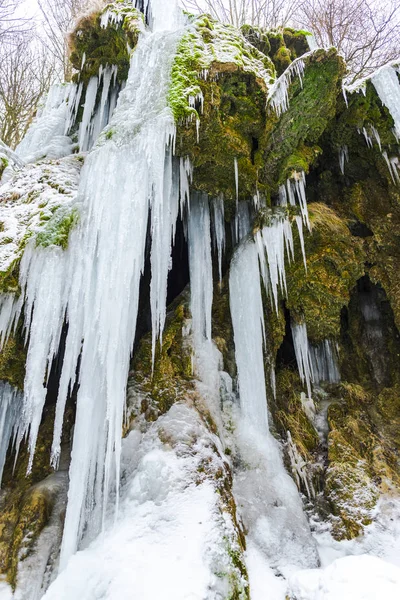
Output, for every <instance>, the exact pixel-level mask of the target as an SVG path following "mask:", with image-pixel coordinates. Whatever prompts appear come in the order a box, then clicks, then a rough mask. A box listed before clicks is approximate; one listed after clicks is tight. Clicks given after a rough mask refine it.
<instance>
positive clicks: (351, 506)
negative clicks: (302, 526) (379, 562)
mask: <svg viewBox="0 0 400 600" xmlns="http://www.w3.org/2000/svg"><path fill="white" fill-rule="evenodd" d="M398 393H399V390H398V388H393V389H391V390H385V391H384V392H382V396H381V398H380V399H378V401H377V400H376V396H375V395H373V394H369V393H367V392H366V391H365V389H364V388H363V387H361V386H360V385H358V384H349V383H343V384H342V385H341V386H340V389H339V391H338V397H339V398H340V400H339V401H338V402H335V403H334V404H332V405H331V406H330V407H329V410H328V423H329V429H330V432H329V436H328V468H327V472H326V480H325V494H326V497H327V499H328V500H329V502H330V504H331V507H332V510H333V514H334V515H335V518H334V519H333V533H334V535H335V537H336V538H337V539H342V538H343V537H345V538H348V539H351V538H353V537H355V536H357V535H359V534H360V533H362V530H363V528H364V526H365V525H368V524H369V523H370V522H371V519H372V516H371V515H372V509H373V508H374V507H375V505H376V502H377V500H378V497H379V493H380V492H381V491H383V492H387V491H388V490H390V489H393V486H396V485H397V486H398V485H399V466H398V458H397V457H398V449H399V446H398V445H397V443H398V442H399V440H398V439H397V440H396V438H392V437H391V433H394V431H395V426H394V427H393V428H391V425H390V424H389V421H390V418H391V415H392V414H393V413H391V410H392V408H393V410H394V414H396V410H398V398H399V396H398ZM390 399H393V404H392V403H391V401H390ZM387 400H389V401H388V408H386V406H385V405H384V403H385V402H386V401H387ZM391 407H392V408H391ZM381 411H382V412H381ZM395 418H396V417H395ZM385 421H386V422H387V424H388V429H387V430H386V429H385V427H383V426H382V424H383V423H384V422H385ZM393 425H394V423H393ZM390 432H391V433H390ZM395 436H396V434H395Z"/></svg>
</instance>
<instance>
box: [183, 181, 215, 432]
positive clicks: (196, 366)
mask: <svg viewBox="0 0 400 600" xmlns="http://www.w3.org/2000/svg"><path fill="white" fill-rule="evenodd" d="M190 204H191V206H190V213H189V216H188V242H189V273H190V310H191V314H192V327H191V343H192V348H193V371H194V374H195V375H196V377H197V382H196V385H197V387H198V388H199V391H200V395H201V396H202V398H203V399H204V400H205V401H206V403H207V408H208V410H209V411H210V413H211V416H212V418H213V419H214V421H215V423H216V424H217V427H218V429H219V431H220V435H222V421H221V410H220V386H221V375H220V370H221V368H222V357H221V353H220V352H219V350H218V349H217V347H216V346H215V344H214V342H213V340H212V338H211V333H212V330H211V326H212V319H211V317H212V314H211V310H212V301H213V269H212V247H211V232H210V208H209V201H208V197H207V195H206V194H202V193H200V192H193V193H192V195H191V199H190Z"/></svg>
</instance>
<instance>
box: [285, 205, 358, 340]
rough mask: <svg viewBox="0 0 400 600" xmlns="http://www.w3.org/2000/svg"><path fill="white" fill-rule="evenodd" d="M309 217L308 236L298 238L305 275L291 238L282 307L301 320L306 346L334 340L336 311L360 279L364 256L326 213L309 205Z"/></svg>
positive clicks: (338, 319)
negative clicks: (291, 252) (302, 239)
mask: <svg viewBox="0 0 400 600" xmlns="http://www.w3.org/2000/svg"><path fill="white" fill-rule="evenodd" d="M309 216H310V225H311V231H310V232H307V231H306V230H305V234H304V235H305V250H306V257H307V271H305V268H304V264H303V260H302V256H301V248H300V242H299V239H298V233H296V238H295V260H294V261H292V262H291V263H290V264H289V265H288V267H287V288H288V293H287V302H286V305H287V308H288V309H289V310H290V312H291V315H292V317H293V318H294V319H295V320H297V321H299V322H301V321H302V319H304V320H305V322H306V324H307V331H308V336H309V338H310V340H311V341H312V342H314V343H318V342H320V341H322V340H324V339H327V338H328V339H329V338H331V339H338V338H339V336H340V327H341V311H342V309H343V307H344V306H346V305H347V304H348V303H349V301H350V292H351V290H352V289H353V288H354V286H355V284H356V282H357V280H358V279H359V278H360V277H361V276H362V275H363V274H364V268H365V267H364V260H365V254H364V252H363V247H362V243H361V240H360V239H358V238H355V237H353V236H352V235H351V233H350V230H349V228H348V227H347V223H346V221H345V220H344V219H341V218H340V217H339V216H338V215H337V214H336V213H335V212H334V211H333V210H332V209H330V208H328V207H327V206H326V205H324V204H317V203H314V204H311V205H310V206H309Z"/></svg>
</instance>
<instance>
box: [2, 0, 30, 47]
mask: <svg viewBox="0 0 400 600" xmlns="http://www.w3.org/2000/svg"><path fill="white" fill-rule="evenodd" d="M20 4H21V0H0V41H1V43H4V42H5V40H8V41H10V40H11V36H13V35H16V34H18V33H20V32H22V31H24V30H25V28H26V25H27V19H25V18H23V17H20V16H17V14H16V10H17V8H18V6H19V5H20Z"/></svg>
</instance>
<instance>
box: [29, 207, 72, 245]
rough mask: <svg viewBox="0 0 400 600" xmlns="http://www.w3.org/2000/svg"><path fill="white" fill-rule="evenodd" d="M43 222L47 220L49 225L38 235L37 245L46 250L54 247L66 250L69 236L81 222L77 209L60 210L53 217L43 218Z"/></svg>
mask: <svg viewBox="0 0 400 600" xmlns="http://www.w3.org/2000/svg"><path fill="white" fill-rule="evenodd" d="M43 220H46V221H47V224H46V226H45V227H42V228H41V230H40V232H39V233H38V234H37V236H36V245H37V246H42V247H44V248H47V247H48V246H52V245H54V246H60V247H61V248H62V249H63V250H66V249H67V247H68V240H69V234H70V232H71V230H72V229H73V228H74V227H75V226H76V224H77V222H78V220H79V213H78V211H77V210H76V209H73V210H72V211H65V210H64V209H63V208H60V209H58V210H56V211H55V212H54V214H53V215H46V217H43V218H42V221H43Z"/></svg>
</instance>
